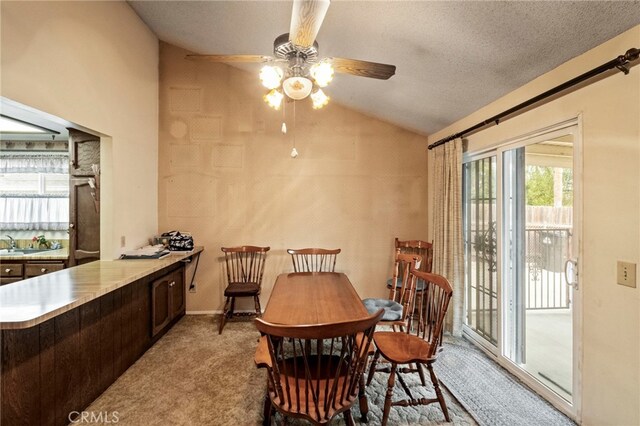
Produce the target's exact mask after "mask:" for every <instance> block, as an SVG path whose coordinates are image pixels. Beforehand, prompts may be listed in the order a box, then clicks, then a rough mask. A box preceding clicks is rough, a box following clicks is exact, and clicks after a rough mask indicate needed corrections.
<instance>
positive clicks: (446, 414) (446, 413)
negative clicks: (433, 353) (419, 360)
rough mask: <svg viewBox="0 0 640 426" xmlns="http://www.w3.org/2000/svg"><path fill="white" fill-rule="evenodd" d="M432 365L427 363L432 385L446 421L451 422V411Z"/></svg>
mask: <svg viewBox="0 0 640 426" xmlns="http://www.w3.org/2000/svg"><path fill="white" fill-rule="evenodd" d="M431 364H432V363H430V362H429V363H427V369H428V370H429V375H430V376H431V383H433V389H434V390H435V391H436V396H437V397H438V402H439V403H440V408H441V409H442V412H443V413H444V418H445V420H446V421H448V422H450V421H451V419H450V418H449V410H447V403H446V402H445V401H444V396H443V395H442V390H441V389H440V381H439V380H438V378H437V377H436V373H435V372H434V371H433V366H432V365H431Z"/></svg>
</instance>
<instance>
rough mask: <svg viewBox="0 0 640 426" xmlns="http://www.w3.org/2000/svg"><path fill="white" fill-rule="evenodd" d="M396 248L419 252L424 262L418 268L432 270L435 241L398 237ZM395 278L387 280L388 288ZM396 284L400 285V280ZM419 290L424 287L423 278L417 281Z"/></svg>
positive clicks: (425, 270) (414, 252)
mask: <svg viewBox="0 0 640 426" xmlns="http://www.w3.org/2000/svg"><path fill="white" fill-rule="evenodd" d="M395 249H396V251H397V250H400V253H404V254H417V255H420V257H422V262H421V263H420V267H419V268H417V269H418V270H419V271H423V272H432V267H433V243H428V242H426V241H422V240H405V241H402V240H399V239H398V238H397V237H396V239H395ZM392 283H393V280H392V279H389V280H387V288H388V289H391V287H392ZM396 286H400V282H399V281H398V280H396ZM416 288H417V291H422V289H423V288H424V282H423V281H422V280H418V281H417V283H416Z"/></svg>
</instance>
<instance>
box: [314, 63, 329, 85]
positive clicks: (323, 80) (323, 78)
mask: <svg viewBox="0 0 640 426" xmlns="http://www.w3.org/2000/svg"><path fill="white" fill-rule="evenodd" d="M309 73H310V74H311V77H313V79H314V80H315V82H316V84H317V85H318V86H320V87H327V85H328V84H329V83H331V80H333V73H334V71H333V67H332V66H331V64H330V63H328V62H319V63H317V64H314V65H313V66H312V67H311V69H309Z"/></svg>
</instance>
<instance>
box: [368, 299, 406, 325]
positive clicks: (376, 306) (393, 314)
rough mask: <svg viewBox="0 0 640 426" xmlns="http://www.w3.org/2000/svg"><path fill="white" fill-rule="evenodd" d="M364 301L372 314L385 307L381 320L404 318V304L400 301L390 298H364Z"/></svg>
mask: <svg viewBox="0 0 640 426" xmlns="http://www.w3.org/2000/svg"><path fill="white" fill-rule="evenodd" d="M362 303H364V307H365V308H367V311H368V312H369V314H370V315H373V314H375V313H376V312H378V311H379V310H380V309H384V315H383V316H382V320H381V321H400V319H402V305H401V304H399V303H398V302H394V301H393V300H389V299H364V300H363V301H362Z"/></svg>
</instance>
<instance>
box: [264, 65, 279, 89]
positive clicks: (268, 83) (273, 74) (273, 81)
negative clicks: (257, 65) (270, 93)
mask: <svg viewBox="0 0 640 426" xmlns="http://www.w3.org/2000/svg"><path fill="white" fill-rule="evenodd" d="M283 75H284V74H283V72H282V70H281V69H280V68H278V67H274V66H271V65H265V66H264V67H262V69H261V70H260V81H261V82H262V85H263V86H264V87H266V88H267V89H269V90H271V89H276V88H278V87H280V81H281V80H282V77H283Z"/></svg>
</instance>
